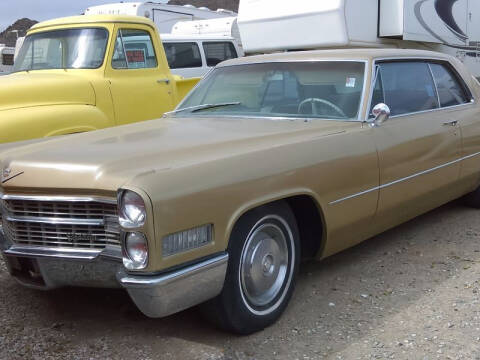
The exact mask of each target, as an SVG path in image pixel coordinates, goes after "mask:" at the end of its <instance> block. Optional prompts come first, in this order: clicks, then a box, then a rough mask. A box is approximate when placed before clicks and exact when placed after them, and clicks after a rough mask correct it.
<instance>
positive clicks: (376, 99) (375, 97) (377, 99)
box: [369, 66, 385, 116]
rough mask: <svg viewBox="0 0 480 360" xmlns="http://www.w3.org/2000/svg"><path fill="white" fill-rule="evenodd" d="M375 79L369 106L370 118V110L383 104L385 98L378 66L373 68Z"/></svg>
mask: <svg viewBox="0 0 480 360" xmlns="http://www.w3.org/2000/svg"><path fill="white" fill-rule="evenodd" d="M375 79H376V80H375V87H374V88H373V94H372V103H371V105H370V113H369V114H370V116H373V115H372V110H373V108H374V107H375V106H376V105H378V104H380V103H384V102H385V97H384V95H383V84H382V72H381V71H380V67H379V66H377V67H376V68H375Z"/></svg>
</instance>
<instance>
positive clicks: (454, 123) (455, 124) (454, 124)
mask: <svg viewBox="0 0 480 360" xmlns="http://www.w3.org/2000/svg"><path fill="white" fill-rule="evenodd" d="M457 124H458V121H457V120H452V121H447V122H444V123H443V125H445V126H457Z"/></svg>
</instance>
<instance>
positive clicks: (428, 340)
mask: <svg viewBox="0 0 480 360" xmlns="http://www.w3.org/2000/svg"><path fill="white" fill-rule="evenodd" d="M479 288H480V211H478V210H473V209H469V208H466V207H463V206H462V205H461V204H459V203H451V204H448V205H446V206H444V207H442V208H440V209H437V210H435V211H433V212H430V213H428V214H426V215H424V216H421V217H419V218H417V219H415V220H413V221H411V222H409V223H407V224H404V225H402V226H400V227H397V228H395V229H393V230H391V231H388V232H386V233H384V234H382V235H380V236H377V237H375V238H372V239H370V240H368V241H366V242H364V243H363V244H361V245H359V246H357V247H355V248H352V249H350V250H347V251H345V252H343V253H341V254H338V255H336V256H333V257H331V258H329V259H327V260H326V261H323V262H321V263H318V262H311V263H307V264H304V265H303V268H302V271H301V275H300V278H299V281H298V286H297V289H296V292H295V294H294V298H293V300H292V302H291V304H290V306H289V307H288V309H287V311H286V313H285V314H284V315H283V317H282V318H281V319H280V321H279V322H278V323H277V324H275V325H274V326H271V327H270V328H268V329H266V330H264V331H262V332H260V333H257V334H254V335H251V336H248V337H238V336H233V335H230V334H227V333H224V332H221V331H219V330H216V329H215V328H213V327H212V326H210V325H209V324H208V323H206V322H205V321H204V320H203V318H202V317H201V316H200V314H199V311H198V310H197V309H190V310H187V311H184V312H182V313H180V314H176V315H173V316H170V317H168V318H165V319H157V320H153V319H148V318H146V317H144V316H143V315H142V314H141V313H140V312H139V311H138V310H137V309H136V308H135V306H134V305H133V303H132V302H131V301H130V300H129V298H128V296H127V294H126V293H125V292H123V291H121V290H118V291H117V290H99V289H61V290H56V291H51V292H38V291H33V290H29V289H25V288H23V287H20V286H19V285H17V284H16V283H15V281H14V280H12V279H11V278H10V277H9V276H8V274H7V273H6V270H5V265H4V264H3V263H0V359H195V360H226V359H235V360H247V359H299V360H303V359H480V308H479V305H480V290H479Z"/></svg>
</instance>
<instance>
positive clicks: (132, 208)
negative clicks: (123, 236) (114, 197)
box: [119, 190, 147, 229]
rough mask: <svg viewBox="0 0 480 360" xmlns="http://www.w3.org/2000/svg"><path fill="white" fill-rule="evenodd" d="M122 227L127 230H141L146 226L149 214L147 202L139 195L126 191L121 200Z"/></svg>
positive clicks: (120, 219)
mask: <svg viewBox="0 0 480 360" xmlns="http://www.w3.org/2000/svg"><path fill="white" fill-rule="evenodd" d="M119 210H120V211H119V215H120V216H119V221H120V225H121V226H122V227H124V228H127V229H134V228H139V227H141V226H143V225H144V224H145V219H146V218H147V212H146V209H145V202H144V201H143V199H142V197H141V196H140V195H138V194H137V193H135V192H133V191H130V190H126V191H124V192H123V193H122V195H121V198H120V209H119Z"/></svg>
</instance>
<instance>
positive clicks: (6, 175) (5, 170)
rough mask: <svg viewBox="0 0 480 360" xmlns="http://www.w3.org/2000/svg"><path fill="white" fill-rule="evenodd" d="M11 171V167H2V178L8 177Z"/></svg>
mask: <svg viewBox="0 0 480 360" xmlns="http://www.w3.org/2000/svg"><path fill="white" fill-rule="evenodd" d="M11 173H12V169H10V168H9V167H5V168H3V171H2V180H5V179H6V178H8V177H9V176H10V174H11Z"/></svg>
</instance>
